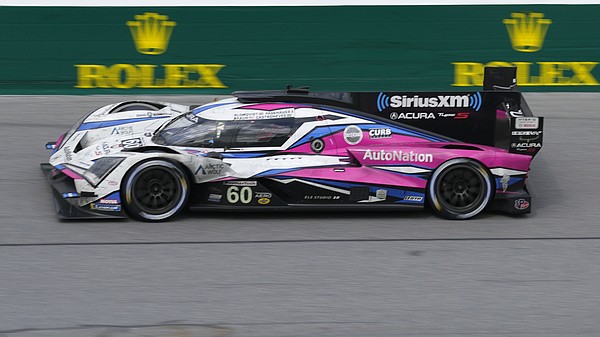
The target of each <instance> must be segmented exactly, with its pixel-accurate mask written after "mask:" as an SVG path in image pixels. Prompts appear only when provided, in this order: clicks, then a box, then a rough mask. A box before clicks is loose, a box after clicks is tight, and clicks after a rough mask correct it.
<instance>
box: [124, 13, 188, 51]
mask: <svg viewBox="0 0 600 337" xmlns="http://www.w3.org/2000/svg"><path fill="white" fill-rule="evenodd" d="M167 19H169V17H168V16H166V15H160V14H158V13H144V14H142V15H136V16H135V20H136V21H127V26H129V29H130V30H131V36H132V37H133V41H134V42H135V48H136V49H137V51H138V52H140V53H142V54H148V55H159V54H162V53H164V52H165V51H167V46H168V45H169V39H170V38H171V32H172V31H173V27H175V26H176V25H177V23H175V22H174V21H167Z"/></svg>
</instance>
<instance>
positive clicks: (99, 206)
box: [90, 202, 121, 212]
mask: <svg viewBox="0 0 600 337" xmlns="http://www.w3.org/2000/svg"><path fill="white" fill-rule="evenodd" d="M90 209H93V210H96V211H105V212H120V211H121V205H105V204H100V203H95V202H93V203H91V204H90Z"/></svg>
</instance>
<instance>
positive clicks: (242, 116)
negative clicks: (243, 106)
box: [233, 109, 294, 121]
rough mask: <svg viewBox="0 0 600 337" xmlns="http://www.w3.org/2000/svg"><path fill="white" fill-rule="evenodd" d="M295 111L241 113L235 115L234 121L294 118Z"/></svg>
mask: <svg viewBox="0 0 600 337" xmlns="http://www.w3.org/2000/svg"><path fill="white" fill-rule="evenodd" d="M293 117H294V109H284V110H277V111H249V112H239V113H236V114H234V115H233V120H234V121H243V120H258V119H276V118H293Z"/></svg>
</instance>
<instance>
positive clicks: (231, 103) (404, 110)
mask: <svg viewBox="0 0 600 337" xmlns="http://www.w3.org/2000/svg"><path fill="white" fill-rule="evenodd" d="M542 122H543V120H542V118H541V117H534V116H533V115H532V114H531V111H530V110H529V108H528V107H527V105H526V103H525V101H524V99H523V97H522V96H521V94H520V93H518V92H516V91H502V90H484V91H480V92H469V93H464V92H461V93H447V92H445V93H431V92H411V93H406V92H378V93H374V92H363V93H311V92H309V91H308V90H305V89H288V90H285V91H262V92H239V93H234V97H232V98H227V99H224V100H221V101H217V102H212V103H209V104H205V105H201V106H184V105H178V104H171V103H159V102H150V101H127V102H121V103H117V104H112V105H108V106H104V107H101V108H99V109H97V110H95V111H93V112H91V113H90V114H88V115H87V116H85V117H84V118H82V119H81V120H80V121H79V122H78V123H77V124H75V125H74V126H73V127H72V128H71V129H70V130H69V131H68V132H66V133H65V134H64V135H62V136H60V138H59V139H58V141H57V142H56V143H48V144H47V148H49V149H52V150H53V153H52V155H51V157H50V160H49V163H44V164H42V169H43V170H44V171H45V173H46V175H47V177H48V179H49V182H50V185H51V186H52V190H53V194H54V199H55V205H56V210H57V212H58V215H59V217H60V218H79V219H80V218H111V217H112V218H115V217H117V218H120V217H127V216H128V215H129V216H132V217H134V218H137V219H141V220H145V221H160V220H166V219H169V218H171V217H173V216H175V215H177V214H178V213H179V212H180V211H181V210H183V209H185V208H189V209H191V210H196V211H199V210H219V209H221V210H252V209H256V210H283V209H308V208H311V209H313V208H319V209H343V208H350V209H352V210H359V209H390V210H391V209H420V208H423V207H424V206H425V205H426V204H429V205H430V206H431V208H432V209H433V211H434V212H435V213H437V214H439V215H440V216H442V217H445V218H448V219H468V218H471V217H473V216H476V215H477V214H479V213H480V212H482V211H483V210H484V209H495V210H500V211H504V212H508V213H512V214H523V213H529V212H530V208H531V197H530V195H529V194H528V192H527V189H526V187H525V181H526V178H527V174H528V171H529V166H530V162H531V160H532V158H533V156H534V155H535V154H536V153H537V151H539V149H540V148H541V134H542Z"/></svg>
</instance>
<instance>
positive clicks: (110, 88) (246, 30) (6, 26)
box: [0, 5, 600, 94]
mask: <svg viewBox="0 0 600 337" xmlns="http://www.w3.org/2000/svg"><path fill="white" fill-rule="evenodd" d="M599 17H600V6H598V5H519V6H517V5H510V6H499V5H470V6H323V7H293V6H291V7H148V8H143V7H98V8H90V7H4V6H0V22H2V26H3V34H0V41H1V45H2V53H0V58H1V62H2V65H3V67H2V68H3V71H2V72H0V94H109V93H110V94H116V93H118V94H127V93H132V94H139V93H146V94H153V93H192V94H227V93H230V92H231V91H234V90H260V89H281V88H283V87H285V86H286V85H287V84H291V85H293V86H310V87H311V89H313V90H320V91H379V90H382V91H386V90H387V91H390V90H395V91H406V90H413V91H415V90H418V91H421V90H432V91H446V90H474V89H476V88H479V87H480V86H481V82H482V78H483V67H484V66H490V65H491V66H494V65H495V66H510V65H514V66H517V67H518V83H519V86H520V87H521V89H522V90H524V91H600V84H599V80H600V67H598V66H597V65H598V62H600V20H598V18H599Z"/></svg>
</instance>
